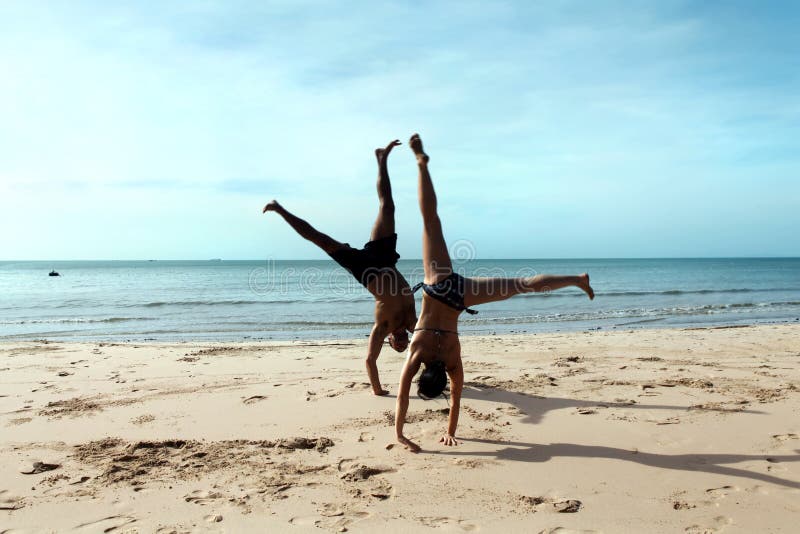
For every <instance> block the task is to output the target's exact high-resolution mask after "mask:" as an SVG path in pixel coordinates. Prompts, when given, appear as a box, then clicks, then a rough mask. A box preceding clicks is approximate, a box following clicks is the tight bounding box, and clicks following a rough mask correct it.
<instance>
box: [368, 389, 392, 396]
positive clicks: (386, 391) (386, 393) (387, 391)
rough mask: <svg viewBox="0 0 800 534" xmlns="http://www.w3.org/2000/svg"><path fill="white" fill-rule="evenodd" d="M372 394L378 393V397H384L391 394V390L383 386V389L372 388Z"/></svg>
mask: <svg viewBox="0 0 800 534" xmlns="http://www.w3.org/2000/svg"><path fill="white" fill-rule="evenodd" d="M372 394H373V395H377V396H378V397H383V396H384V395H388V394H389V390H388V389H383V388H381V389H379V390H377V391H375V390H374V389H373V390H372Z"/></svg>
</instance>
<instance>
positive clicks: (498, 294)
mask: <svg viewBox="0 0 800 534" xmlns="http://www.w3.org/2000/svg"><path fill="white" fill-rule="evenodd" d="M564 287H577V288H578V289H581V290H583V291H584V292H585V293H586V294H587V295H588V296H589V298H590V299H594V290H593V289H592V286H591V285H589V275H588V274H586V273H584V274H579V275H576V276H573V275H558V274H537V275H536V276H529V277H525V278H467V283H466V287H465V290H464V304H465V305H466V306H477V305H478V304H485V303H487V302H496V301H498V300H505V299H507V298H511V297H513V296H514V295H519V294H520V293H543V292H549V291H555V290H556V289H561V288H564Z"/></svg>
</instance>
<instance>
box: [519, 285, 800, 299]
mask: <svg viewBox="0 0 800 534" xmlns="http://www.w3.org/2000/svg"><path fill="white" fill-rule="evenodd" d="M779 292H781V293H787V292H800V288H774V287H773V288H764V289H755V288H731V289H667V290H664V291H597V292H596V295H597V297H645V296H658V295H667V296H675V295H720V294H737V293H779ZM522 296H525V297H537V296H538V297H541V293H526V294H523V295H522ZM583 296H584V293H583V292H582V291H581V292H579V291H571V292H563V293H562V292H559V293H547V297H549V298H552V297H573V298H575V297H583Z"/></svg>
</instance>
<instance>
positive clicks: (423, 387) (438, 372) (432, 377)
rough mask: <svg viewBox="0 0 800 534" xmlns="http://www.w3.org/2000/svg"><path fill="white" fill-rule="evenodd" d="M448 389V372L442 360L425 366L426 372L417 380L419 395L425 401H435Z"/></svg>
mask: <svg viewBox="0 0 800 534" xmlns="http://www.w3.org/2000/svg"><path fill="white" fill-rule="evenodd" d="M446 387H447V371H446V370H445V365H444V362H443V361H442V360H434V361H432V362H431V363H426V364H425V370H424V371H422V374H421V375H419V380H417V395H419V397H420V398H421V399H423V400H431V399H435V398H436V397H438V396H439V395H441V394H442V393H443V392H444V388H446Z"/></svg>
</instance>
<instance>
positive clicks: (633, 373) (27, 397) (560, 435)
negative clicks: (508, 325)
mask: <svg viewBox="0 0 800 534" xmlns="http://www.w3.org/2000/svg"><path fill="white" fill-rule="evenodd" d="M462 345H463V355H464V365H465V370H466V383H467V386H466V388H465V392H464V399H463V402H462V405H463V407H462V417H461V423H460V425H459V432H458V434H459V437H460V438H461V439H462V442H461V444H460V445H459V446H458V447H455V448H445V447H443V446H441V445H439V444H438V443H437V441H438V437H439V435H440V433H441V431H442V430H443V429H444V426H445V418H446V412H447V403H446V401H445V400H443V399H442V400H437V401H431V402H424V401H422V400H419V399H417V398H416V397H412V402H411V406H410V408H409V424H408V425H407V432H408V435H409V437H411V438H412V439H415V440H416V441H417V442H418V443H419V444H420V445H421V446H422V448H423V452H421V453H420V454H417V455H414V454H411V453H409V452H407V451H405V450H404V449H403V448H402V447H401V446H399V445H397V444H395V440H394V428H393V420H392V418H393V413H394V402H395V397H394V394H395V393H396V390H397V385H396V381H397V377H398V374H399V371H400V367H401V364H402V361H403V357H404V355H400V354H397V353H394V352H393V351H391V350H388V348H387V349H386V350H384V352H383V353H382V355H381V357H380V360H379V366H380V370H381V373H382V378H383V381H384V383H385V384H387V385H388V386H389V389H390V391H391V394H390V395H389V396H388V397H383V398H377V397H374V396H372V395H371V394H370V393H369V390H368V385H367V383H366V375H365V372H364V364H363V356H364V352H365V349H366V341H365V340H354V341H346V342H283V343H279V342H272V343H241V344H213V343H212V344H199V343H180V344H107V343H106V344H104V343H94V344H77V343H61V342H49V343H48V342H25V343H22V342H6V343H3V344H0V354H2V359H0V378H1V379H2V380H0V383H2V386H0V437H1V439H0V453H1V454H0V481H1V482H0V532H3V533H10V532H64V531H79V532H163V533H166V532H197V531H203V532H205V531H211V532H319V531H332V532H344V531H350V532H367V531H373V530H374V529H381V531H389V532H411V531H414V532H417V531H431V532H479V531H484V532H495V531H505V532H560V533H567V532H689V533H705V532H793V531H794V532H796V531H797V530H796V529H797V525H798V523H800V464H798V462H799V461H800V326H797V325H775V326H752V327H743V328H711V329H682V330H678V329H672V330H670V329H664V330H638V331H626V332H604V331H596V332H589V333H570V334H546V335H535V336H534V335H516V336H513V335H512V336H503V337H499V336H485V337H464V338H462Z"/></svg>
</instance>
